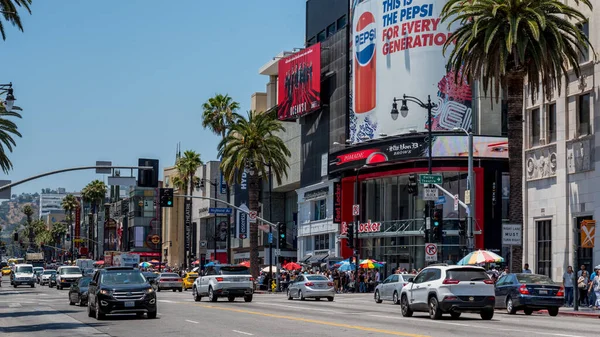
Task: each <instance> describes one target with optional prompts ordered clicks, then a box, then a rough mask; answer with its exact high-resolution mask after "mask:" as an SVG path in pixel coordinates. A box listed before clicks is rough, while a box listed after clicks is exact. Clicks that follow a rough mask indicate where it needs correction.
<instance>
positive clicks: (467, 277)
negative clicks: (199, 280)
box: [446, 268, 489, 281]
mask: <svg viewBox="0 0 600 337" xmlns="http://www.w3.org/2000/svg"><path fill="white" fill-rule="evenodd" d="M446 278H447V279H449V280H459V281H483V280H487V279H489V277H488V276H487V274H486V273H485V271H483V270H482V269H481V268H460V269H450V270H448V271H447V272H446Z"/></svg>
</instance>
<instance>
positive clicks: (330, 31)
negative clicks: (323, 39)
mask: <svg viewBox="0 0 600 337" xmlns="http://www.w3.org/2000/svg"><path fill="white" fill-rule="evenodd" d="M333 34H335V22H334V23H332V24H330V25H329V26H328V27H327V37H330V36H331V35H333Z"/></svg>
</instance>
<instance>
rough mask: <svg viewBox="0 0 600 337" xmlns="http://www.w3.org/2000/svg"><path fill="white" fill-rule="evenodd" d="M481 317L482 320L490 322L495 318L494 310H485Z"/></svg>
mask: <svg viewBox="0 0 600 337" xmlns="http://www.w3.org/2000/svg"><path fill="white" fill-rule="evenodd" d="M479 315H480V316H481V319H483V320H486V321H489V320H491V319H492V317H494V309H492V310H484V311H482V312H481V313H480V314H479Z"/></svg>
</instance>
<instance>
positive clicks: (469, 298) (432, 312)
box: [400, 264, 496, 320]
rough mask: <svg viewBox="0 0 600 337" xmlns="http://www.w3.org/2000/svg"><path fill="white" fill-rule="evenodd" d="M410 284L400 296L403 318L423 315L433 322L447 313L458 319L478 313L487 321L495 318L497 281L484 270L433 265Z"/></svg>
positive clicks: (471, 267) (410, 280) (403, 289)
mask: <svg viewBox="0 0 600 337" xmlns="http://www.w3.org/2000/svg"><path fill="white" fill-rule="evenodd" d="M408 281H409V283H408V284H407V285H406V286H405V287H404V288H402V294H401V295H400V305H401V307H402V308H401V309H402V316H405V317H410V316H412V314H413V312H415V311H421V312H429V316H430V317H431V318H432V319H440V318H441V317H442V314H444V313H449V314H450V316H452V318H458V317H460V314H461V313H463V312H477V313H479V314H480V315H481V318H482V319H484V320H490V319H492V317H494V305H495V301H496V296H495V292H494V281H492V280H491V279H490V278H489V277H488V276H487V274H486V273H485V269H483V268H481V267H473V266H448V265H446V264H437V265H431V266H428V267H427V268H425V269H423V270H422V271H421V272H420V273H419V274H417V276H415V277H414V279H412V278H411V279H409V280H408Z"/></svg>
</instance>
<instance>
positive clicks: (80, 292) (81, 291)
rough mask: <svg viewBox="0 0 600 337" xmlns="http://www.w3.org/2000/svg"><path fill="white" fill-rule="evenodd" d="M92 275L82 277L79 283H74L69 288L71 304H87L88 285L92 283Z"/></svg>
mask: <svg viewBox="0 0 600 337" xmlns="http://www.w3.org/2000/svg"><path fill="white" fill-rule="evenodd" d="M91 280H92V278H91V277H87V276H85V277H82V278H80V279H79V281H78V282H77V283H73V284H72V285H71V288H70V289H69V304H70V305H75V304H76V303H77V304H79V306H82V307H83V306H85V305H86V304H87V299H88V286H89V285H90V281H91Z"/></svg>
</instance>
